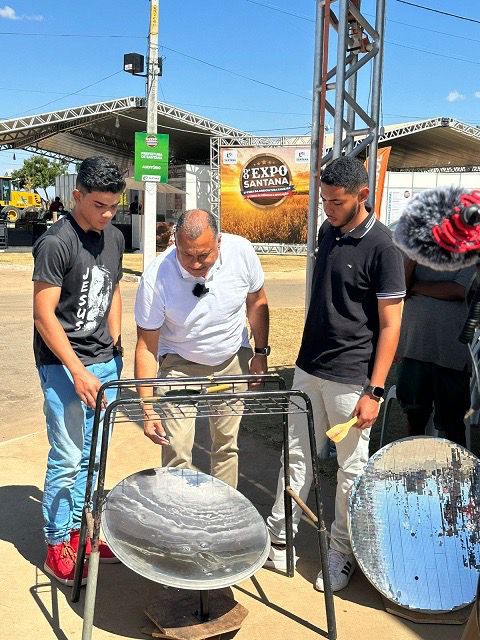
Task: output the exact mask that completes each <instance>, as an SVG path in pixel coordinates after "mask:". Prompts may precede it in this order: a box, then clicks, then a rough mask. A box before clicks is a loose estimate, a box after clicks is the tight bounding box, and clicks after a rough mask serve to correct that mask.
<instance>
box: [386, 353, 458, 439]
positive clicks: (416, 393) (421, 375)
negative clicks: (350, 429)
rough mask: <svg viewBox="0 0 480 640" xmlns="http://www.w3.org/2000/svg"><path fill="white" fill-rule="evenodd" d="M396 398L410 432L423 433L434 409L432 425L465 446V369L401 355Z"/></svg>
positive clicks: (414, 433) (413, 433)
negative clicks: (459, 369)
mask: <svg viewBox="0 0 480 640" xmlns="http://www.w3.org/2000/svg"><path fill="white" fill-rule="evenodd" d="M397 398H398V400H399V402H400V404H401V405H402V408H403V410H404V411H405V413H406V414H407V418H408V425H409V434H410V435H412V436H415V435H423V434H424V433H425V427H426V426H427V423H428V420H429V418H430V415H431V413H432V410H434V415H433V422H434V424H435V428H436V429H438V430H439V431H444V432H445V435H446V437H447V438H448V439H449V440H452V442H456V443H457V444H460V445H463V446H465V423H464V416H465V413H466V412H467V410H468V408H469V406H470V374H469V372H468V371H456V370H455V369H449V368H447V367H440V366H438V365H436V364H433V363H431V362H421V361H420V360H414V359H413V358H404V359H403V360H402V362H401V363H400V366H399V373H398V382H397Z"/></svg>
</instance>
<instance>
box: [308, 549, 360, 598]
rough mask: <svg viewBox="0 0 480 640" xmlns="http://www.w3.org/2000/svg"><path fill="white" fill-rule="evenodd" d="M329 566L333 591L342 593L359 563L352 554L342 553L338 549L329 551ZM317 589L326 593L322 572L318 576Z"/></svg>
mask: <svg viewBox="0 0 480 640" xmlns="http://www.w3.org/2000/svg"><path fill="white" fill-rule="evenodd" d="M328 566H329V569H330V582H331V583H332V591H340V590H341V589H345V587H346V586H347V584H348V583H349V580H350V578H351V577H352V574H353V572H354V571H355V567H356V566H357V562H356V560H355V558H354V557H353V554H351V553H348V554H346V553H340V551H336V549H329V550H328ZM315 589H318V591H324V587H323V575H322V572H321V571H320V573H319V574H318V576H317V580H316V582H315Z"/></svg>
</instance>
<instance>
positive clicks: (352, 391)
mask: <svg viewBox="0 0 480 640" xmlns="http://www.w3.org/2000/svg"><path fill="white" fill-rule="evenodd" d="M367 185H368V175H367V172H366V170H365V168H364V166H363V165H362V163H361V162H360V161H359V160H357V159H356V158H350V157H342V158H338V159H337V160H334V161H333V162H332V163H331V164H330V165H329V166H328V167H327V168H326V169H324V171H323V172H322V175H321V197H322V202H323V209H324V212H325V216H326V221H325V222H324V224H323V225H322V226H321V228H320V231H319V234H318V253H317V258H316V264H315V270H314V274H313V283H312V298H311V302H310V307H309V310H308V315H307V320H306V323H305V329H304V332H303V339H302V345H301V347H300V353H299V355H298V359H297V362H296V365H297V366H296V369H295V377H294V380H293V388H294V389H299V390H302V391H304V392H305V393H307V394H308V396H309V397H310V399H311V401H312V407H313V413H314V421H315V433H316V439H317V447H318V450H319V452H320V453H321V454H323V455H324V456H325V453H326V449H327V448H328V439H327V437H326V436H325V432H326V431H327V430H328V428H329V427H331V426H333V425H335V424H338V423H340V422H345V421H346V420H348V419H349V418H350V417H352V416H357V423H356V425H355V427H356V428H352V429H350V431H349V433H348V435H347V436H346V438H345V439H344V440H342V441H341V442H339V443H338V444H337V458H338V465H339V469H338V474H337V491H336V499H335V520H334V522H333V524H332V529H331V539H330V549H329V556H328V559H329V567H330V577H331V582H332V588H333V590H334V591H339V590H340V589H343V588H344V587H346V586H347V584H348V581H349V579H350V577H351V575H352V573H353V570H354V568H355V560H354V557H353V555H352V549H351V545H350V539H349V535H348V529H347V505H348V495H349V491H350V489H351V487H352V485H353V482H354V480H355V478H356V477H357V476H358V475H359V474H360V473H361V472H362V470H363V468H364V466H365V464H366V462H367V459H368V444H369V436H370V427H371V426H372V424H373V423H374V422H375V420H376V418H377V416H378V411H379V404H380V399H381V398H382V396H383V391H384V390H383V387H384V384H385V379H386V377H387V374H388V371H389V369H390V366H391V364H392V361H393V357H394V355H395V351H396V348H397V343H398V338H399V335H400V324H401V315H402V300H403V297H404V295H405V279H404V269H403V259H402V255H401V253H400V251H399V250H398V249H397V248H396V247H395V246H394V244H393V242H392V239H391V234H390V232H389V231H388V229H387V228H386V227H385V226H384V225H383V224H382V223H380V222H379V221H378V220H377V219H376V217H375V214H374V213H373V212H372V213H369V212H368V210H367V209H366V207H365V202H366V200H367V197H368V194H369V190H368V186H367ZM289 446H290V473H291V486H292V488H293V489H294V490H295V491H297V492H298V493H299V494H300V497H301V498H302V499H303V500H304V501H305V500H306V499H307V496H308V492H309V490H310V486H311V483H312V465H311V459H310V449H309V440H308V430H307V426H306V421H305V416H298V415H292V416H291V420H290V424H289ZM282 461H283V459H282ZM283 490H284V481H283V469H281V470H280V476H279V482H278V490H277V498H276V501H275V504H274V507H273V510H272V515H271V516H270V517H269V518H268V520H267V525H268V529H269V532H270V537H271V540H272V548H271V551H270V555H269V559H268V560H267V563H266V566H268V567H272V568H276V569H284V568H285V567H286V552H285V515H284V506H283ZM300 516H301V512H300V509H299V508H298V507H297V506H296V505H295V504H294V534H295V533H296V531H297V529H298V523H299V520H300ZM315 586H316V588H317V589H319V590H320V591H323V576H322V572H320V573H319V575H318V578H317V581H316V584H315Z"/></svg>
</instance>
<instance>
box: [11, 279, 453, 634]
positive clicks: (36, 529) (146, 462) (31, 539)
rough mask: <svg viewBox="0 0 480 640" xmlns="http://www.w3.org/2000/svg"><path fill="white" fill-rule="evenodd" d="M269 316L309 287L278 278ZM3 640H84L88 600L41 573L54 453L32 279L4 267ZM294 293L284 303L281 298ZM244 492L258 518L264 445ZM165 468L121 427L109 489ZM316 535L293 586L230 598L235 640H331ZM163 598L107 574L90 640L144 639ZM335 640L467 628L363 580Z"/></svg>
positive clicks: (255, 448)
mask: <svg viewBox="0 0 480 640" xmlns="http://www.w3.org/2000/svg"><path fill="white" fill-rule="evenodd" d="M267 286H268V292H269V297H270V302H271V304H272V306H273V307H275V306H282V305H285V300H287V299H288V307H293V306H300V307H301V306H302V302H303V283H302V281H301V279H298V278H294V279H293V280H292V279H291V280H290V281H284V280H283V279H282V278H281V277H280V276H278V277H275V276H272V277H270V278H269V280H268V282H267ZM135 289H136V285H135V283H128V282H127V283H124V285H123V292H124V316H125V322H124V327H125V328H124V340H125V345H126V363H127V366H126V371H125V373H126V375H130V374H131V359H132V350H133V345H134V325H133V318H132V307H133V299H134V293H135ZM0 290H1V292H2V294H1V297H0V326H1V328H2V331H1V332H0V352H1V353H2V355H3V357H2V368H1V369H0V389H1V390H2V398H1V400H0V407H1V423H0V424H1V440H2V442H1V444H0V557H1V558H2V580H1V586H0V594H1V595H0V611H1V614H0V617H1V621H2V624H1V625H0V639H2V640H3V639H5V640H20V638H27V637H28V638H30V637H32V638H33V637H35V638H39V639H41V640H50V639H52V640H54V639H55V638H56V639H57V640H73V639H76V638H80V637H81V627H82V619H81V616H82V610H83V597H84V596H83V595H82V599H81V602H80V603H78V604H75V605H73V604H71V603H70V601H69V593H70V589H69V588H63V587H58V586H57V585H55V584H53V583H51V582H50V579H49V578H48V576H46V575H45V574H44V573H43V571H42V565H43V559H44V553H45V550H44V546H43V543H42V542H41V510H40V503H41V499H42V484H43V473H44V464H45V459H46V455H47V449H48V443H47V440H46V437H45V431H44V427H43V417H42V407H41V401H40V390H39V385H38V381H37V376H36V372H35V369H34V366H33V359H32V354H31V333H32V331H31V283H30V274H29V273H28V271H25V270H15V269H12V268H9V269H5V268H1V267H0ZM286 291H288V292H289V293H288V297H287V295H286V293H285V292H286ZM240 450H241V469H240V470H241V481H240V486H239V488H240V490H241V491H242V492H243V493H244V494H245V495H246V496H247V497H249V498H250V499H251V500H252V502H253V503H254V504H255V506H256V507H257V508H258V509H259V511H260V513H261V514H262V515H263V516H266V515H267V514H268V512H269V509H270V507H271V504H272V501H273V496H274V489H275V484H276V477H277V474H278V467H279V461H278V459H279V451H278V449H276V448H272V447H271V446H269V445H267V444H266V440H265V438H260V437H259V436H258V435H256V434H255V433H252V432H250V431H245V430H244V431H243V432H242V435H241V439H240ZM207 451H208V442H206V441H205V438H204V437H203V436H202V435H201V437H200V438H199V441H198V443H197V445H196V448H195V459H196V463H197V465H198V466H199V467H200V468H203V469H207V468H208V456H207ZM157 464H158V451H157V450H156V448H155V447H154V446H153V445H152V444H151V443H150V442H149V441H147V440H146V439H145V438H144V436H143V434H142V433H141V431H140V429H139V428H137V427H132V426H131V425H122V426H119V427H118V428H117V429H116V431H115V435H114V437H113V440H112V444H111V446H110V452H109V471H108V475H107V486H112V485H113V484H114V483H115V482H117V481H118V480H120V479H121V478H124V477H125V476H127V475H128V474H130V473H133V472H135V471H138V470H139V469H143V468H148V467H151V466H155V465H157ZM324 491H325V502H326V515H327V520H328V521H329V522H330V521H331V516H332V498H333V491H334V486H333V482H332V481H329V480H328V479H327V480H326V482H325V486H324ZM315 549H316V544H315V530H314V529H313V527H312V526H311V525H309V524H308V523H307V522H303V523H302V524H301V529H300V533H299V536H298V539H297V552H298V553H299V555H300V561H299V563H298V570H297V573H296V575H295V577H294V578H293V579H288V578H286V577H284V576H283V575H280V574H276V573H274V572H271V571H267V570H264V569H262V570H260V571H259V572H258V573H257V574H256V576H255V577H254V578H252V579H250V580H247V581H245V582H243V583H242V584H240V585H237V586H235V587H233V595H234V597H235V598H236V599H237V600H238V601H239V602H240V603H241V604H243V605H244V606H245V607H247V608H248V610H249V612H250V613H249V616H248V617H247V619H246V621H245V623H244V626H243V627H242V629H241V631H240V632H239V633H238V634H237V635H236V637H237V638H238V639H239V640H242V639H244V640H257V639H258V640H260V639H262V640H265V639H266V640H273V639H275V640H307V639H309V638H312V639H313V638H318V637H325V635H326V621H325V613H324V607H323V597H322V595H321V594H319V593H317V592H316V591H315V590H314V589H313V586H312V583H313V582H314V579H315V576H316V573H317V571H318V564H319V563H318V559H317V557H316V553H315ZM159 589H161V587H160V586H159V585H156V584H154V583H152V582H149V581H147V580H144V579H143V578H141V577H139V576H137V575H136V574H134V573H132V572H131V571H129V570H128V569H126V568H125V567H124V566H122V565H111V566H108V565H107V566H105V565H104V566H102V567H101V569H100V579H99V586H98V592H97V607H96V614H95V629H94V636H93V637H94V638H98V639H101V638H104V639H107V638H143V637H145V636H144V635H143V634H142V631H141V630H142V628H144V627H145V626H148V623H147V621H146V618H145V616H144V614H143V608H144V606H145V605H146V604H148V603H149V602H151V601H153V600H155V597H156V594H157V593H158V591H159ZM335 606H336V614H337V621H338V637H339V638H340V639H341V640H351V639H352V638H355V640H363V639H365V640H366V639H367V638H368V639H369V640H370V639H371V638H372V637H373V638H381V639H382V640H383V639H388V640H390V639H393V638H396V639H398V640H407V639H408V640H410V639H411V640H413V639H416V638H423V639H425V640H436V639H437V638H442V640H458V639H459V638H460V637H461V634H462V629H463V628H462V627H459V626H439V625H415V624H413V623H410V622H407V621H405V620H402V619H400V618H397V617H394V616H392V615H390V614H388V613H386V612H385V611H384V609H383V605H382V601H381V598H380V596H379V595H378V593H377V592H376V591H375V590H374V589H373V588H372V587H371V586H370V584H369V583H368V582H367V580H366V579H365V578H364V577H363V575H362V574H361V572H360V571H357V573H356V574H355V575H354V577H353V579H352V581H351V583H350V585H349V587H348V588H347V589H346V590H344V591H342V592H341V593H340V594H338V595H337V596H336V597H335Z"/></svg>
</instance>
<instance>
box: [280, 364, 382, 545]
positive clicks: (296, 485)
mask: <svg viewBox="0 0 480 640" xmlns="http://www.w3.org/2000/svg"><path fill="white" fill-rule="evenodd" d="M292 389H297V390H299V391H303V392H304V393H306V394H307V395H308V397H309V398H310V400H311V402H312V410H313V421H314V425H315V439H316V442H317V450H318V452H319V453H320V455H321V457H325V455H326V452H327V450H328V438H327V436H326V435H325V432H326V431H327V429H328V428H329V427H332V426H333V425H335V424H339V423H340V422H345V421H346V420H348V419H349V418H351V416H352V412H353V410H354V409H355V405H356V404H357V402H358V400H359V398H360V396H361V394H362V391H363V387H362V385H356V384H343V383H341V382H333V381H331V380H324V379H322V378H317V377H316V376H312V375H310V374H309V373H306V372H305V371H303V370H302V369H300V368H299V367H296V368H295V375H294V378H293V384H292ZM289 418H290V419H289V424H288V438H289V452H290V484H291V487H292V489H293V490H294V491H296V492H297V493H298V494H299V496H300V498H301V499H302V500H303V501H304V502H306V501H307V498H308V492H309V491H310V487H311V485H312V479H313V472H312V460H311V456H310V440H309V437H308V428H307V419H306V416H305V414H292V415H290V416H289ZM369 437H370V429H364V430H363V431H361V430H360V429H354V428H353V429H350V431H349V432H348V435H347V437H346V438H344V439H343V440H342V441H341V442H338V443H337V460H338V472H337V491H336V495H335V520H334V522H333V523H332V531H331V538H330V547H331V548H332V549H336V550H337V551H340V552H341V553H345V554H349V553H352V547H351V544H350V536H349V534H348V498H349V495H350V490H351V488H352V486H353V483H354V482H355V479H356V478H357V477H358V476H359V475H360V474H361V473H362V471H363V469H364V468H365V465H366V464H367V460H368V443H369ZM281 464H282V466H281V469H280V475H279V478H278V487H277V497H276V500H275V504H274V505H273V509H272V514H271V515H270V516H269V517H268V518H267V527H268V529H269V531H270V535H271V538H272V540H273V541H274V542H279V543H284V542H285V539H286V538H285V537H286V532H285V510H284V501H283V491H284V477H283V475H284V472H283V455H282V457H281ZM301 515H302V512H301V509H300V507H299V506H298V505H297V504H296V503H295V502H294V503H293V535H295V534H296V533H297V529H298V524H299V522H300V517H301Z"/></svg>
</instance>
